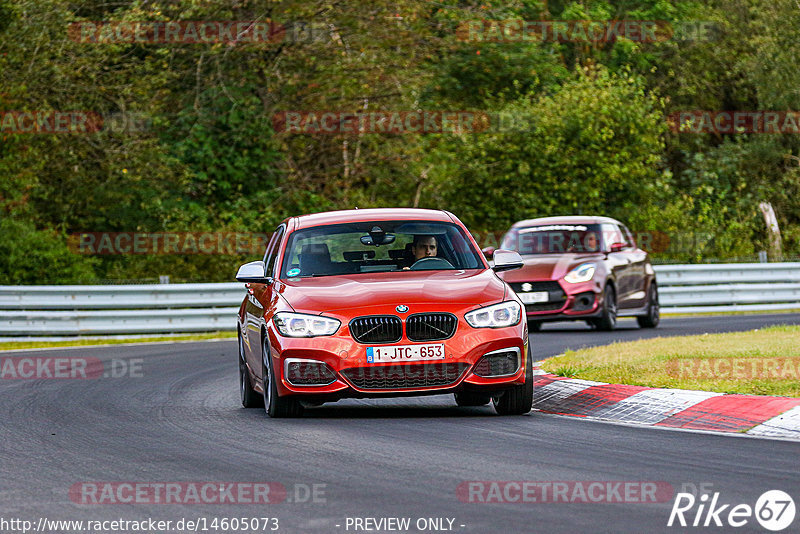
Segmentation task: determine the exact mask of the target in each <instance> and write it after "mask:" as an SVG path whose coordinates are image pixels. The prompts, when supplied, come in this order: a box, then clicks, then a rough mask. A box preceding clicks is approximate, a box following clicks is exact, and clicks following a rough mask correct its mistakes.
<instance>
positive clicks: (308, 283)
mask: <svg viewBox="0 0 800 534" xmlns="http://www.w3.org/2000/svg"><path fill="white" fill-rule="evenodd" d="M505 292H506V286H505V284H504V283H503V282H502V280H500V279H498V278H497V276H496V275H495V274H494V271H492V270H491V269H486V270H480V271H479V270H468V271H462V270H459V271H403V272H391V273H373V274H357V275H343V276H322V277H318V278H303V279H302V280H296V281H286V282H285V283H284V290H283V291H282V294H283V297H284V298H285V299H286V301H287V302H288V303H289V305H290V306H292V308H294V309H295V311H298V312H301V313H313V314H318V313H324V312H332V311H337V310H345V309H347V310H353V309H357V308H361V309H362V312H363V308H381V307H384V308H385V307H386V306H389V305H390V306H392V308H394V307H395V306H398V305H401V304H403V305H406V306H409V307H410V308H412V312H413V311H414V307H415V306H418V307H425V308H430V307H435V308H439V309H441V310H442V311H452V310H453V308H467V307H477V306H482V305H486V304H492V303H495V302H501V301H502V300H503V298H504V297H505Z"/></svg>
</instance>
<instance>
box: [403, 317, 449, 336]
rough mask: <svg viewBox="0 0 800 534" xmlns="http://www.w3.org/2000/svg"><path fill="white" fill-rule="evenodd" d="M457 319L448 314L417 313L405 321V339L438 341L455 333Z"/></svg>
mask: <svg viewBox="0 0 800 534" xmlns="http://www.w3.org/2000/svg"><path fill="white" fill-rule="evenodd" d="M457 324H458V319H456V316H455V315H453V314H450V313H417V314H415V315H411V316H409V317H408V319H406V337H407V338H408V339H410V340H411V341H439V340H442V339H447V338H449V337H452V336H453V334H455V333H456V325H457Z"/></svg>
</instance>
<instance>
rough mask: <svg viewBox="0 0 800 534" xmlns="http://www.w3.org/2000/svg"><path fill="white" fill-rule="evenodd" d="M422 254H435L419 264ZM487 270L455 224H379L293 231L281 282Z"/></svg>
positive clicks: (289, 239) (385, 222)
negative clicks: (305, 279) (419, 257)
mask: <svg viewBox="0 0 800 534" xmlns="http://www.w3.org/2000/svg"><path fill="white" fill-rule="evenodd" d="M422 250H427V251H428V254H432V256H431V257H429V258H427V259H426V260H425V261H419V259H418V258H417V256H416V255H415V251H416V252H419V251H422ZM419 253H421V252H419ZM483 268H484V263H483V261H482V260H481V256H480V253H479V252H478V251H477V250H475V248H474V247H473V246H472V244H471V243H470V241H469V239H468V238H467V236H466V235H465V233H464V232H463V231H462V229H461V228H460V227H459V226H457V225H455V224H451V223H442V222H435V221H378V222H363V223H346V224H333V225H325V226H315V227H311V228H305V229H302V230H297V231H295V232H292V233H291V234H290V235H289V238H288V241H287V244H286V254H285V255H284V259H283V265H282V267H281V278H296V277H304V276H330V275H337V274H360V273H374V272H388V271H398V272H402V271H406V270H409V269H413V270H452V269H483Z"/></svg>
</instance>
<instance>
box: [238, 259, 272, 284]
mask: <svg viewBox="0 0 800 534" xmlns="http://www.w3.org/2000/svg"><path fill="white" fill-rule="evenodd" d="M266 270H267V267H266V265H264V262H263V261H261V260H259V261H251V262H250V263H245V264H244V265H242V266H241V267H239V271H238V272H237V273H236V280H237V281H239V282H249V283H251V284H269V283H271V282H272V278H271V277H269V276H266V274H265V273H266Z"/></svg>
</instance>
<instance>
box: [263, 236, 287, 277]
mask: <svg viewBox="0 0 800 534" xmlns="http://www.w3.org/2000/svg"><path fill="white" fill-rule="evenodd" d="M283 231H284V227H283V226H279V227H278V228H277V229H276V230H275V233H274V234H272V239H271V240H270V242H269V245H268V246H267V253H266V254H265V255H264V263H266V265H267V271H266V272H267V276H273V275H274V272H275V261H276V260H277V259H278V251H279V246H278V245H280V242H281V238H282V237H283Z"/></svg>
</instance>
